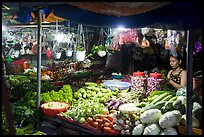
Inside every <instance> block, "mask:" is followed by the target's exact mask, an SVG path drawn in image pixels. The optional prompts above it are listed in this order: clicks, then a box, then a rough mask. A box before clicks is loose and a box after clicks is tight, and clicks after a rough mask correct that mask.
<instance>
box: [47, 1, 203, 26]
mask: <svg viewBox="0 0 204 137" xmlns="http://www.w3.org/2000/svg"><path fill="white" fill-rule="evenodd" d="M49 8H50V9H52V10H53V13H54V14H55V15H56V16H59V17H62V18H65V19H68V20H71V21H74V22H76V23H81V24H85V25H92V26H100V27H118V26H119V25H123V26H124V27H129V28H133V27H134V28H141V27H148V26H151V27H159V28H161V27H162V28H167V29H200V28H202V11H201V5H200V3H196V2H111V3H110V2H91V3H90V2H67V3H66V2H65V3H63V4H57V5H51V6H50V7H49ZM121 11H122V12H121Z"/></svg>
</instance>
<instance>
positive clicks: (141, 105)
mask: <svg viewBox="0 0 204 137" xmlns="http://www.w3.org/2000/svg"><path fill="white" fill-rule="evenodd" d="M147 104H149V103H148V102H140V103H137V104H136V107H145V106H146V105H147Z"/></svg>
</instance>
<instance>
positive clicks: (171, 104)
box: [164, 101, 173, 110]
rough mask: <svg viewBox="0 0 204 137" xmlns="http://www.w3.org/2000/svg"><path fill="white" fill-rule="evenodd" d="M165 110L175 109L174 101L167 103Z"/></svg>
mask: <svg viewBox="0 0 204 137" xmlns="http://www.w3.org/2000/svg"><path fill="white" fill-rule="evenodd" d="M164 107H165V109H168V110H170V109H172V108H173V101H167V102H166V103H165V105H164Z"/></svg>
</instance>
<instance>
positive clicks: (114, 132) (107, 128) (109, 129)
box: [103, 127, 119, 134]
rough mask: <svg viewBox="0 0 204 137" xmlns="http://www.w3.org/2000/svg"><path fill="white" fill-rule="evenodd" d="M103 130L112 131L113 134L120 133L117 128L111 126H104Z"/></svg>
mask: <svg viewBox="0 0 204 137" xmlns="http://www.w3.org/2000/svg"><path fill="white" fill-rule="evenodd" d="M103 131H104V132H108V133H111V134H119V132H118V131H116V130H114V129H112V128H110V127H104V128H103Z"/></svg>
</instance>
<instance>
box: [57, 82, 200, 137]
mask: <svg viewBox="0 0 204 137" xmlns="http://www.w3.org/2000/svg"><path fill="white" fill-rule="evenodd" d="M142 97H143V96H142V95H140V94H139V93H135V92H134V94H133V92H131V91H129V90H123V91H120V90H118V89H115V91H110V89H105V88H104V86H103V84H96V83H92V82H87V83H86V86H84V87H82V88H80V89H79V90H78V91H76V92H75V93H74V96H73V98H74V99H73V100H74V101H73V104H72V106H71V107H70V108H69V109H68V110H67V111H66V112H62V113H60V114H59V115H60V116H63V117H65V118H67V119H71V120H73V121H76V122H78V123H80V124H82V125H87V126H91V127H93V128H94V129H96V130H100V131H101V132H104V133H106V132H108V133H111V134H122V135H178V134H179V132H178V130H177V126H178V125H185V123H186V121H185V120H186V119H185V116H186V113H185V112H186V97H185V96H182V95H180V96H177V95H176V94H175V93H172V92H170V91H152V92H151V93H150V94H149V96H148V97H146V98H142ZM101 98H103V99H101ZM201 109H202V106H201V105H200V104H199V103H197V102H194V103H193V110H192V113H193V116H192V118H193V127H194V128H199V127H200V122H199V121H201V120H202V119H201V118H202V114H201Z"/></svg>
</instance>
